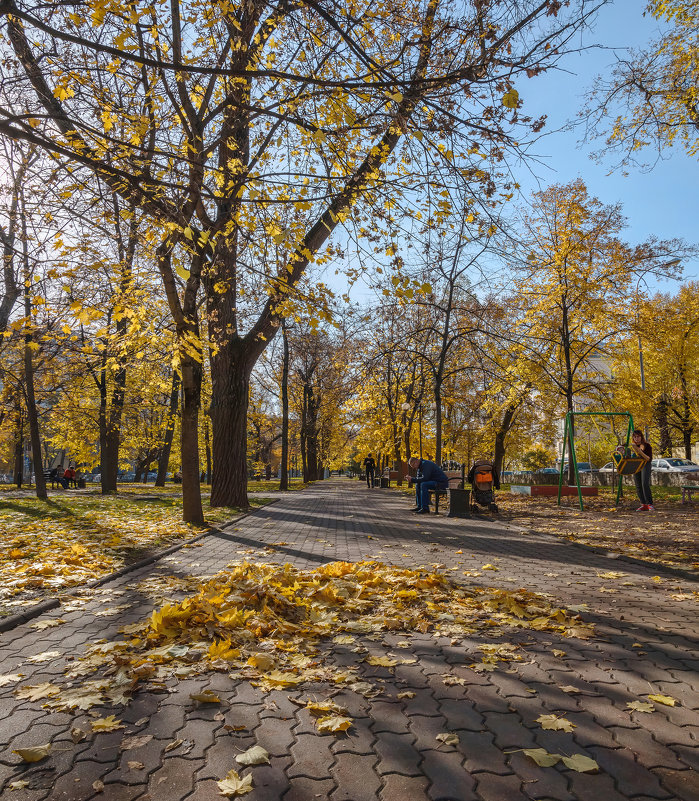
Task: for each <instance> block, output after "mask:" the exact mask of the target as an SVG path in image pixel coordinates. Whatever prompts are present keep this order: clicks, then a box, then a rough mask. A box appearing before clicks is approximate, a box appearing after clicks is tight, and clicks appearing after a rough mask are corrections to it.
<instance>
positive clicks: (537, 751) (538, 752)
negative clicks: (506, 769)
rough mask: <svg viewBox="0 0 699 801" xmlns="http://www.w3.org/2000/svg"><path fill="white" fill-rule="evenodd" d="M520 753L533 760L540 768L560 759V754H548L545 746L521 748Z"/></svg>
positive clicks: (551, 765)
mask: <svg viewBox="0 0 699 801" xmlns="http://www.w3.org/2000/svg"><path fill="white" fill-rule="evenodd" d="M522 753H523V754H524V755H525V756H528V757H529V759H532V760H534V762H536V764H537V765H539V767H541V768H550V767H553V766H554V765H556V764H558V762H560V759H561V755H560V754H549V752H548V751H547V750H546V749H545V748H523V749H522Z"/></svg>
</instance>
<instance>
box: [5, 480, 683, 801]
mask: <svg viewBox="0 0 699 801" xmlns="http://www.w3.org/2000/svg"><path fill="white" fill-rule="evenodd" d="M506 502H507V501H506V499H505V501H504V503H506ZM408 506H409V501H408V500H406V498H405V497H404V496H399V495H398V494H396V493H393V492H391V491H389V490H380V489H376V490H367V489H366V487H365V486H364V484H363V483H361V482H358V481H350V480H349V479H332V480H330V481H326V482H322V483H320V484H318V485H316V486H314V487H312V488H310V489H308V490H306V491H304V492H301V493H291V494H289V495H288V496H284V497H282V498H280V500H278V501H277V502H276V503H274V504H273V505H270V506H268V507H265V508H264V509H262V510H260V511H257V512H255V513H254V514H252V515H250V516H248V517H246V518H244V519H242V520H240V521H238V522H234V523H232V524H230V525H229V526H228V527H227V528H226V529H225V531H224V532H222V533H221V534H218V535H212V536H208V537H206V538H205V539H204V540H203V544H202V545H201V547H196V548H185V549H183V550H181V551H178V552H177V553H176V554H173V555H170V556H169V557H166V558H165V559H163V560H161V561H159V562H157V563H155V564H154V565H150V566H149V567H147V568H143V569H142V570H140V571H137V572H134V573H131V574H129V575H127V576H123V577H121V578H119V579H117V580H115V581H114V582H112V583H110V584H108V585H106V586H105V587H103V588H101V589H100V590H97V591H95V593H94V595H93V597H92V600H91V601H90V603H88V604H87V605H86V606H84V607H83V608H81V609H79V610H76V611H65V609H63V610H54V611H53V612H49V613H48V614H47V615H45V616H44V617H47V618H55V617H57V616H59V615H60V616H61V617H62V618H63V619H65V620H66V623H65V625H61V626H58V627H56V628H48V629H45V630H43V631H39V630H37V629H34V628H30V626H29V625H28V624H25V625H21V626H19V627H17V628H15V629H13V630H12V631H9V632H7V633H5V634H2V635H0V649H1V650H0V675H6V674H15V673H22V674H24V678H23V679H22V681H21V683H20V684H19V685H17V686H22V685H24V684H31V685H35V684H39V683H41V682H46V681H52V680H53V681H56V682H58V683H61V682H62V681H63V679H62V673H63V670H64V668H65V667H66V665H67V664H71V663H72V661H73V660H74V659H75V658H77V657H79V656H80V655H81V654H82V653H83V648H84V645H85V644H88V643H91V642H94V641H95V640H98V639H100V638H106V639H110V638H118V630H119V628H120V627H121V626H123V625H124V624H126V623H131V622H134V621H136V620H140V619H142V618H143V617H144V616H146V615H147V614H149V612H150V610H151V609H152V608H153V602H152V601H150V600H148V599H147V598H145V597H143V596H142V595H140V594H139V593H138V592H135V591H134V589H133V588H134V586H135V585H136V583H137V582H139V581H141V580H142V579H144V578H146V577H148V576H152V575H162V574H170V573H175V574H187V573H194V574H210V573H213V572H216V571H217V570H218V569H220V568H221V567H222V566H224V565H225V564H226V563H228V562H230V561H232V560H235V559H243V558H248V559H252V558H255V559H261V558H262V559H265V560H267V561H275V562H287V561H288V562H292V563H293V564H295V565H296V566H298V567H309V566H314V565H318V564H321V563H324V562H328V561H333V560H336V559H341V560H352V561H356V560H359V559H363V558H373V559H379V560H382V561H384V562H386V563H390V564H395V565H399V566H408V567H416V566H419V565H425V566H427V567H428V568H437V569H439V570H449V569H452V568H453V570H451V572H450V575H452V576H453V577H454V579H455V580H456V581H462V582H469V583H472V584H475V583H480V584H482V585H485V586H494V587H500V588H503V589H515V588H518V587H520V586H521V587H526V588H528V589H532V590H536V591H539V592H546V593H549V594H550V595H551V596H552V598H553V599H556V602H558V601H560V603H562V604H567V605H575V604H583V603H585V604H587V605H588V608H589V611H587V612H585V613H584V614H583V617H584V619H586V620H588V621H590V622H594V623H595V626H596V631H597V634H596V636H595V637H594V638H593V639H590V640H586V641H584V640H577V639H565V640H561V639H559V638H557V637H556V636H555V635H552V634H551V633H549V632H528V631H523V632H520V631H517V632H515V633H514V634H513V638H512V639H513V641H517V642H519V641H525V640H526V642H527V643H528V644H527V646H526V648H525V649H524V650H523V652H522V653H523V654H524V655H525V660H524V661H523V662H513V663H510V664H508V663H501V664H500V665H499V666H498V669H497V670H495V671H494V672H488V673H479V672H476V671H475V670H473V669H471V668H470V667H468V666H469V665H472V664H474V663H476V662H478V661H479V660H480V658H481V655H480V654H479V653H478V652H477V649H476V646H477V645H478V639H477V638H476V637H475V635H474V639H473V640H459V641H455V640H450V639H448V638H446V637H435V636H434V635H433V634H430V633H426V634H420V633H416V634H414V635H412V636H410V637H407V638H406V636H405V635H396V634H391V633H390V632H387V633H386V634H385V635H384V636H383V637H382V638H379V640H376V639H375V640H372V641H370V642H367V643H366V644H367V645H368V647H370V648H371V649H372V650H374V651H376V652H380V653H387V652H391V648H393V649H394V650H393V652H394V653H395V652H397V651H398V650H399V651H400V655H401V656H402V657H411V656H412V657H414V658H415V659H416V660H417V661H416V662H414V663H410V660H409V659H408V660H405V659H404V660H402V661H404V662H405V661H408V662H409V663H408V664H399V665H398V666H397V667H396V668H395V669H394V672H391V671H390V670H388V669H386V668H381V667H376V668H372V667H369V666H367V665H363V675H365V676H367V677H369V678H371V680H373V681H374V682H379V683H382V684H383V687H384V688H385V689H384V692H383V693H382V694H381V695H379V696H377V697H375V698H373V699H367V698H365V697H364V696H362V695H358V694H356V693H353V692H350V691H347V690H342V691H341V692H339V694H336V695H335V697H334V700H336V701H337V702H338V703H340V704H343V705H344V706H346V707H348V709H349V712H350V714H351V715H352V716H353V718H354V726H353V728H352V729H351V730H350V731H349V732H347V733H346V734H342V735H340V736H337V735H319V734H317V733H316V731H315V729H314V726H313V724H312V722H311V720H310V718H309V717H308V712H307V710H305V709H302V708H299V706H298V705H296V704H293V703H292V702H291V701H290V698H294V697H296V698H299V697H302V698H306V697H308V692H303V691H302V690H295V691H293V692H283V691H273V692H270V693H264V692H263V691H261V690H259V689H256V688H254V687H251V686H250V684H248V683H247V682H244V681H239V680H234V679H232V678H230V677H229V676H228V674H226V673H216V674H210V675H207V676H200V677H197V678H196V679H191V678H188V679H184V680H182V681H180V682H179V684H176V685H173V686H171V687H169V690H170V691H169V692H161V693H153V692H145V691H141V692H139V693H137V694H136V697H135V699H134V700H133V701H132V703H131V704H130V705H129V706H128V707H127V708H125V709H116V710H115V709H97V710H91V711H93V712H97V713H99V715H100V716H101V715H104V714H110V713H111V712H115V714H116V716H117V717H119V718H121V719H122V721H123V722H125V723H126V724H127V728H126V729H125V730H120V731H116V732H113V733H102V734H91V735H89V736H88V738H87V739H86V740H84V741H82V742H78V743H77V744H75V743H73V740H72V738H71V733H70V731H71V728H72V727H76V726H77V727H79V728H82V729H83V730H86V731H89V728H90V727H89V720H90V716H89V714H88V713H85V712H82V713H81V712H79V711H77V712H76V713H75V714H68V713H56V712H52V711H49V710H46V709H43V708H42V707H41V702H40V701H39V702H30V701H20V700H18V699H17V698H16V697H15V696H14V695H13V689H15V687H14V686H13V685H12V684H10V685H6V686H3V687H1V688H0V693H1V695H0V795H2V798H3V800H4V799H5V798H7V799H8V801H9V799H18V801H25V800H27V801H39V799H51V801H54V799H55V801H59V800H60V801H68V800H70V801H79V800H80V801H82V800H83V799H85V800H87V799H91V798H95V799H107V801H135V799H140V800H141V801H179V799H191V801H210V800H211V801H212V800H213V799H216V798H221V797H222V796H220V795H219V792H218V788H217V785H216V783H215V782H216V780H219V779H222V778H223V777H224V776H225V774H226V773H227V772H228V771H229V770H230V769H231V768H233V767H235V766H236V763H235V762H234V757H235V755H236V754H238V753H240V752H241V751H242V750H245V749H246V748H248V747H249V746H251V745H254V744H259V745H261V746H263V747H264V748H266V749H267V751H268V752H269V753H270V755H271V764H270V765H264V766H259V767H254V768H245V769H240V773H241V775H247V774H248V773H250V772H252V775H253V781H254V789H253V791H252V792H251V793H250V794H248V795H247V796H245V797H246V798H247V799H249V801H255V800H258V801H263V800H264V801H276V800H277V799H283V801H314V799H331V801H374V799H380V800H381V801H422V800H423V799H431V801H437V799H444V800H445V801H446V800H447V799H451V800H452V801H462V800H463V801H470V800H471V799H478V800H479V801H495V800H496V799H507V801H518V800H519V799H522V800H523V801H524V800H525V799H540V801H544V800H545V799H555V801H566V800H567V799H570V801H619V799H634V800H635V801H649V800H650V799H679V801H697V799H699V778H698V777H699V773H697V767H698V766H699V648H698V647H697V630H698V628H699V624H698V619H697V617H698V616H697V610H698V609H699V607H698V605H697V599H698V598H699V595H695V594H693V593H697V591H699V584H698V583H697V582H696V581H693V580H692V579H691V578H689V577H683V576H680V575H678V574H674V573H672V572H670V571H666V570H664V569H663V568H662V567H659V566H658V567H654V566H652V565H640V564H635V563H633V562H630V561H624V560H621V559H614V558H613V557H614V556H615V555H614V554H610V555H605V554H598V553H595V552H592V551H590V550H586V549H585V548H581V547H579V546H575V545H571V544H569V543H567V542H565V541H562V540H557V539H555V538H553V537H548V536H543V535H542V536H537V535H529V536H524V535H522V534H520V533H518V532H517V531H516V530H514V529H511V528H508V527H507V526H503V525H502V524H500V523H498V522H497V521H490V520H457V519H448V518H446V517H444V516H442V515H440V516H439V517H436V516H434V515H430V516H426V515H423V516H418V517H415V516H413V515H410V514H409V513H408V512H407V507H408ZM274 543H284V544H274ZM610 556H611V557H612V558H610ZM486 563H489V564H492V565H494V566H496V567H497V568H498V570H497V571H490V570H489V571H479V568H481V567H482V566H483V565H484V564H486ZM464 571H473V572H480V573H481V576H470V577H469V576H464ZM610 571H617V572H621V573H623V574H624V575H623V576H622V577H618V578H609V577H607V578H604V577H600V575H599V574H603V573H609V572H610ZM105 607H111V608H113V609H114V608H118V607H125V608H123V609H121V610H120V611H118V612H117V613H116V614H113V615H112V616H103V615H98V614H97V613H99V612H102V611H104V609H105ZM42 619H43V618H38V620H39V621H40V620H42ZM406 639H407V641H408V642H409V647H408V648H405V647H401V648H400V649H399V648H398V646H397V643H398V641H399V640H406ZM501 642H502V640H501ZM555 649H561V650H564V651H565V656H564V657H562V656H560V655H559V656H556V655H555V654H554V653H553V651H554V650H555ZM46 651H57V652H58V654H59V656H56V657H54V658H53V659H52V660H51V661H49V662H39V663H35V662H29V661H27V660H28V659H29V658H30V657H32V656H35V655H37V654H40V653H43V652H46ZM334 656H335V659H336V661H337V662H339V663H340V664H342V660H343V659H345V660H347V662H349V661H351V660H352V659H356V658H357V656H356V655H355V654H352V653H351V652H350V651H343V652H340V651H339V649H338V650H337V652H336V653H335V654H334ZM445 673H451V674H453V675H455V676H457V677H460V678H462V679H464V680H465V683H464V684H457V685H450V686H447V685H445V683H444V681H443V675H444V674H445ZM570 686H575V687H577V688H578V690H579V692H577V693H570V692H564V691H563V690H562V689H561V687H567V688H569V687H570ZM205 687H209V688H211V689H214V690H216V691H217V692H218V693H219V694H220V695H222V697H223V698H224V700H225V703H224V704H223V705H221V706H210V705H197V704H195V703H193V702H192V701H191V700H190V698H189V695H190V693H192V692H193V691H194V690H196V691H201V690H202V689H204V688H205ZM335 689H336V688H331V687H327V688H325V692H322V690H323V688H320V690H321V691H318V690H319V688H318V687H317V686H316V687H314V694H315V695H316V697H325V696H328V695H330V694H331V691H334V690H335ZM405 691H412V692H414V693H415V697H413V698H410V699H406V698H404V699H398V698H397V695H398V693H399V692H405ZM652 693H655V694H662V695H667V696H672V697H673V698H675V699H677V700H678V705H677V706H674V707H671V706H662V705H660V704H654V707H655V711H654V712H653V713H651V714H645V713H640V712H631V711H629V710H627V708H626V704H627V702H630V701H636V700H641V701H646V700H647V698H646V696H647V695H648V694H652ZM541 714H556V715H560V716H565V718H566V719H567V720H569V721H571V722H572V723H574V724H575V726H576V728H575V729H574V731H573V732H572V733H568V732H564V731H549V730H544V729H543V728H541V727H540V725H539V724H538V723H536V722H535V721H536V718H537V717H539V716H540V715H541ZM441 732H453V733H456V734H457V735H458V737H459V743H458V745H456V746H446V745H443V744H441V743H440V742H438V741H437V740H436V735H437V734H439V733H441ZM149 735H150V736H151V739H149V740H147V742H146V741H145V740H144V744H143V745H142V746H140V747H138V748H135V749H131V750H127V751H123V750H120V744H121V743H122V739H123V738H124V736H128V737H133V736H144V737H147V736H149ZM177 740H180V741H181V743H180V744H179V745H177V747H175V748H171V749H170V750H166V747H167V746H168V745H169V744H172V743H173V741H177ZM47 742H50V743H52V752H51V755H50V756H49V757H48V758H47V759H45V760H43V761H41V762H38V763H36V764H33V765H26V764H24V763H21V762H20V760H19V758H18V757H17V756H16V755H14V754H12V750H13V749H15V748H20V747H28V746H35V745H40V744H44V743H47ZM525 748H544V749H546V750H547V751H548V752H552V753H560V754H564V755H571V754H584V755H586V756H589V757H592V758H593V759H595V760H596V761H597V762H598V764H599V766H600V770H599V772H598V773H596V774H589V773H576V772H574V771H572V770H569V769H567V768H566V767H565V766H563V764H562V763H559V764H558V765H556V766H554V767H538V766H537V765H536V764H534V762H532V761H531V760H530V759H528V758H527V757H526V756H525V755H524V754H523V753H522V749H525ZM18 781H20V782H21V781H26V782H28V784H27V785H26V786H25V787H23V788H22V789H16V790H14V789H13V790H9V789H8V788H9V786H10V785H11V784H12V783H14V782H18ZM100 783H102V784H103V785H104V787H103V788H102V784H100Z"/></svg>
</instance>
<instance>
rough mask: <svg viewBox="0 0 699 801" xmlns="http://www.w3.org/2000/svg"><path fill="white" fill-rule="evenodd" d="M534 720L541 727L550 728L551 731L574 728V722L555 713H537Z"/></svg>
mask: <svg viewBox="0 0 699 801" xmlns="http://www.w3.org/2000/svg"><path fill="white" fill-rule="evenodd" d="M536 722H537V723H540V724H541V728H542V729H551V730H553V731H573V729H574V728H575V724H574V723H571V722H570V721H569V720H566V719H565V718H559V717H557V716H556V715H539V717H538V718H537V719H536Z"/></svg>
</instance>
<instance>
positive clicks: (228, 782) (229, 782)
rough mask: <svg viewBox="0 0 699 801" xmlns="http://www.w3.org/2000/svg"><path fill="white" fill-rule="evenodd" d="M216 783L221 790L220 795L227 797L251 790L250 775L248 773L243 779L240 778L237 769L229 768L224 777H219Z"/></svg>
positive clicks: (243, 793)
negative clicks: (219, 779)
mask: <svg viewBox="0 0 699 801" xmlns="http://www.w3.org/2000/svg"><path fill="white" fill-rule="evenodd" d="M216 784H217V785H218V789H219V790H220V791H221V795H225V796H227V797H229V798H230V797H231V796H235V795H245V794H246V793H249V792H251V791H252V775H250V774H248V775H247V776H246V777H245V778H244V779H241V778H240V776H238V772H237V771H235V770H229V771H228V773H227V774H226V778H225V779H221V781H220V782H216Z"/></svg>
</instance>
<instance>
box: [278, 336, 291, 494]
mask: <svg viewBox="0 0 699 801" xmlns="http://www.w3.org/2000/svg"><path fill="white" fill-rule="evenodd" d="M282 345H283V348H284V355H283V358H282V387H281V390H282V391H281V396H282V397H281V401H282V456H281V464H280V468H279V469H280V476H279V489H280V490H282V491H283V490H288V489H289V338H288V337H287V335H286V328H285V327H284V326H282Z"/></svg>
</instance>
